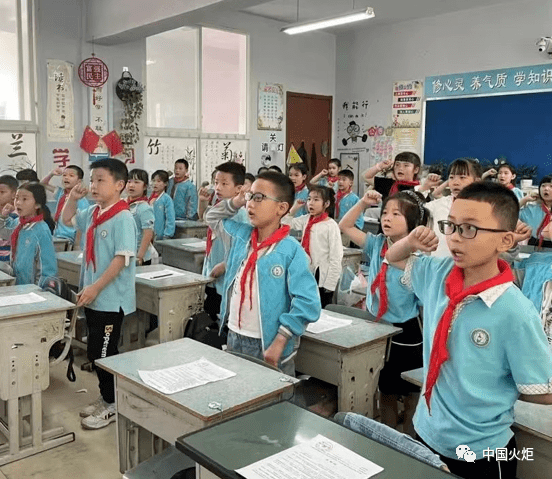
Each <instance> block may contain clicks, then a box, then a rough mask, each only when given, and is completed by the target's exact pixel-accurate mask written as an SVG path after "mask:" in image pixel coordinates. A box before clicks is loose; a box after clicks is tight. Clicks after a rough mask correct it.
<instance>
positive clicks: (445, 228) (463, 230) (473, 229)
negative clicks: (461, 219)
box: [437, 220, 508, 239]
mask: <svg viewBox="0 0 552 479" xmlns="http://www.w3.org/2000/svg"><path fill="white" fill-rule="evenodd" d="M437 224H438V225H439V231H440V232H441V233H443V234H444V235H446V236H449V235H451V234H454V232H455V231H456V230H457V229H458V234H459V235H460V236H461V237H462V238H466V239H473V238H475V237H476V236H477V232H478V231H479V230H481V231H491V232H493V233H508V230H493V229H491V228H480V227H479V226H474V225H470V224H469V223H463V224H461V225H457V224H455V223H453V222H452V221H446V220H441V221H438V222H437Z"/></svg>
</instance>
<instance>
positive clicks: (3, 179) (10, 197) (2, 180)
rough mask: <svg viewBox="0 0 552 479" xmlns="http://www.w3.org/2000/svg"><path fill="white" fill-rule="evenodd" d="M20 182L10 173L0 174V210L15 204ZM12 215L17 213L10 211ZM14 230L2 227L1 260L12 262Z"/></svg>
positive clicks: (0, 240)
mask: <svg viewBox="0 0 552 479" xmlns="http://www.w3.org/2000/svg"><path fill="white" fill-rule="evenodd" d="M18 186H19V182H18V181H17V180H16V179H15V178H14V177H13V176H10V175H2V176H0V211H2V210H3V209H4V206H6V205H13V202H14V201H15V193H16V192H17V187H18ZM10 217H12V218H14V219H15V218H17V215H16V214H15V213H10ZM12 232H13V230H11V229H8V228H5V227H2V228H0V261H3V262H5V263H9V262H10V251H11V235H12Z"/></svg>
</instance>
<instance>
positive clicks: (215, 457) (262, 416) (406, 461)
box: [176, 402, 456, 479]
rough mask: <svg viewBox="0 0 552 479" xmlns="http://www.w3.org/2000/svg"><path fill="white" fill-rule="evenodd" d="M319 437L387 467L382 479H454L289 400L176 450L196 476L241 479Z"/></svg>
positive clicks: (187, 440)
mask: <svg viewBox="0 0 552 479" xmlns="http://www.w3.org/2000/svg"><path fill="white" fill-rule="evenodd" d="M318 434H322V435H323V436H325V437H327V438H328V439H331V440H332V441H335V442H338V443H339V444H341V445H343V446H344V447H346V448H348V449H350V450H351V451H354V452H356V453H357V454H359V455H361V456H363V457H365V458H366V459H368V460H370V461H372V462H374V463H375V464H378V465H379V466H381V467H383V469H384V470H383V471H382V472H381V473H380V474H378V475H377V478H378V479H397V478H403V477H408V478H410V479H445V478H451V477H456V476H453V475H452V474H449V473H447V472H445V471H443V470H441V469H437V468H435V467H432V466H430V465H428V464H426V463H424V462H421V461H418V460H416V459H414V458H412V457H410V456H407V455H406V454H403V453H401V452H398V451H396V450H395V449H391V448H390V447H387V446H384V445H383V444H380V443H378V442H376V441H373V440H371V439H368V438H367V437H364V436H362V435H360V434H357V433H356V432H353V431H350V430H349V429H347V428H345V427H343V426H341V425H339V424H337V423H335V422H333V421H329V420H327V419H325V418H323V417H320V416H318V415H316V414H314V413H312V412H310V411H307V410H306V409H301V408H299V407H297V406H295V405H294V404H291V403H288V402H282V403H279V404H275V405H272V406H269V407H267V408H264V409H261V410H260V411H255V412H252V413H249V414H246V415H245V416H241V417H239V418H236V419H232V420H230V421H226V422H224V423H222V424H217V425H216V426H214V427H212V428H209V429H205V430H203V431H198V432H192V433H187V434H185V435H184V436H182V437H179V438H178V440H177V442H176V447H177V449H179V450H180V451H181V452H183V453H184V454H186V455H187V456H189V457H190V458H191V459H193V460H195V461H196V462H197V463H198V465H199V467H196V471H197V475H196V477H199V478H201V479H204V478H213V477H219V478H222V479H240V478H241V477H242V476H240V475H239V474H237V473H236V472H235V470H236V469H240V468H242V467H245V466H247V465H249V464H252V463H254V462H257V461H260V460H262V459H265V458H267V457H269V456H272V455H274V454H277V453H279V452H282V451H283V450H285V449H288V448H290V447H293V446H296V445H298V444H301V443H303V442H307V441H309V440H311V439H312V438H314V437H316V436H317V435H318ZM206 469H207V470H206Z"/></svg>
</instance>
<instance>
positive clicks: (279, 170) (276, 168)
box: [268, 165, 282, 173]
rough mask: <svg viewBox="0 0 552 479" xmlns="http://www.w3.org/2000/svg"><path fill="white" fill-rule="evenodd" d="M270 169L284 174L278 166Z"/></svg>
mask: <svg viewBox="0 0 552 479" xmlns="http://www.w3.org/2000/svg"><path fill="white" fill-rule="evenodd" d="M268 169H269V170H272V171H277V172H278V173H282V168H280V167H279V166H276V165H272V166H269V167H268Z"/></svg>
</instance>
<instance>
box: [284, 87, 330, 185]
mask: <svg viewBox="0 0 552 479" xmlns="http://www.w3.org/2000/svg"><path fill="white" fill-rule="evenodd" d="M290 97H295V98H313V99H315V100H329V101H330V118H329V122H330V135H329V138H328V162H329V161H330V160H331V159H332V134H333V96H328V95H315V94H314V93H297V92H292V91H287V92H286V159H285V160H284V165H285V166H286V167H287V154H288V152H289V147H290V142H289V129H288V122H287V104H288V101H289V99H290ZM299 146H301V145H298V147H299ZM305 147H306V145H305ZM310 173H311V177H312V176H314V175H315V174H316V172H315V171H311V172H310Z"/></svg>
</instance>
